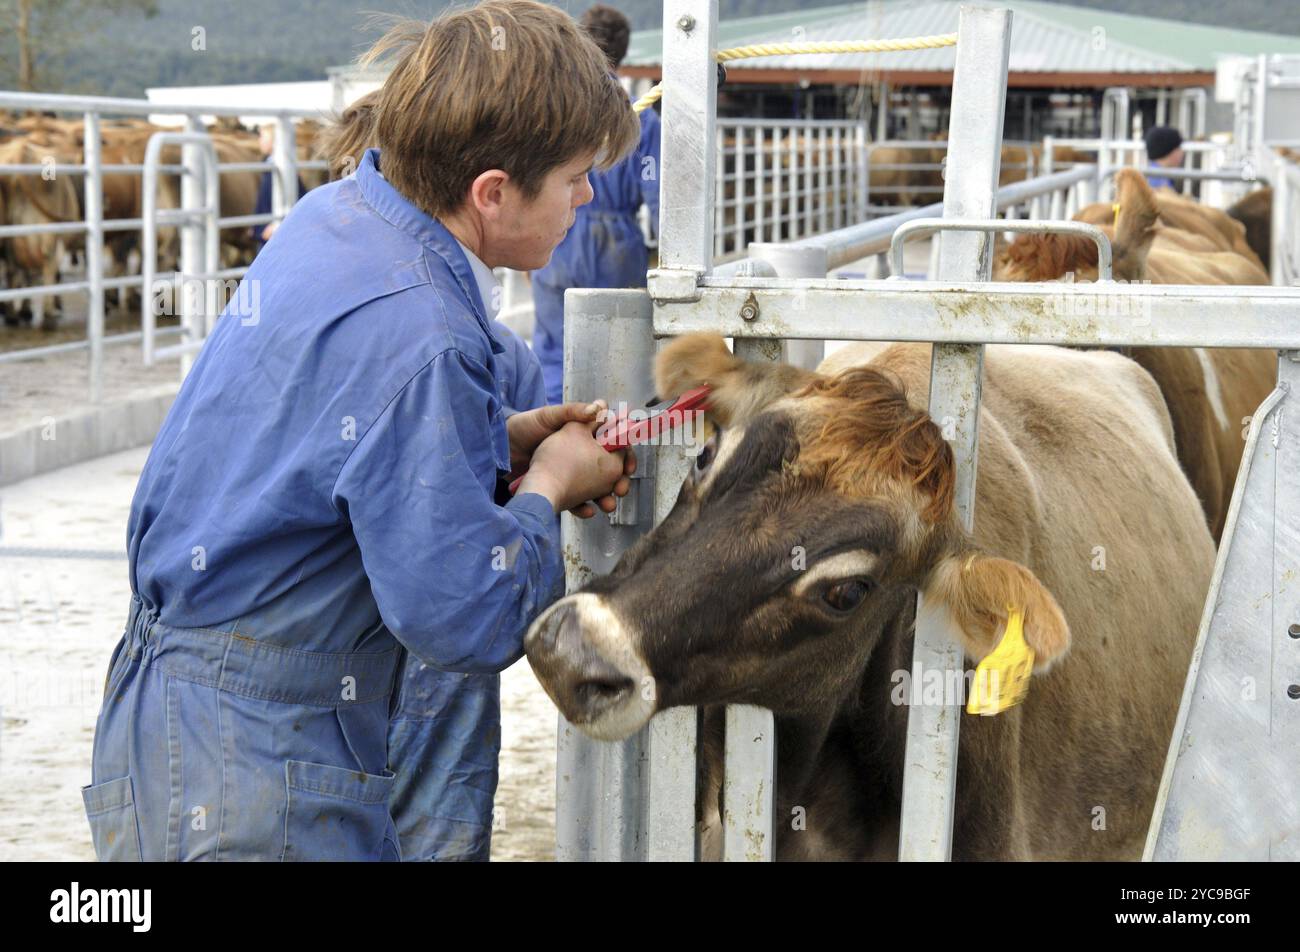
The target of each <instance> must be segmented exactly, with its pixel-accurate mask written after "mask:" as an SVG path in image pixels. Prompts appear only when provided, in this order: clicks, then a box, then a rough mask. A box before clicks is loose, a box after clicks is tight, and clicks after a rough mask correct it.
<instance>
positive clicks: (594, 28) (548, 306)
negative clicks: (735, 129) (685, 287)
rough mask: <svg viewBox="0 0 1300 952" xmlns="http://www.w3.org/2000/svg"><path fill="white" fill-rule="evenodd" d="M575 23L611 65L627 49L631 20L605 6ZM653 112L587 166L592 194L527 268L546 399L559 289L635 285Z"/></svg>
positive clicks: (654, 169) (642, 263)
mask: <svg viewBox="0 0 1300 952" xmlns="http://www.w3.org/2000/svg"><path fill="white" fill-rule="evenodd" d="M581 23H582V28H583V29H584V30H586V31H587V33H588V34H589V35H590V36H591V38H592V39H593V40H595V41H596V45H597V46H599V47H600V48H601V50H603V51H604V53H605V56H606V57H607V58H608V59H609V65H610V69H611V71H613V70H615V69H617V68H618V65H619V64H620V63H621V62H622V61H623V57H624V56H626V55H627V44H628V40H629V38H630V37H631V32H632V31H631V26H630V24H629V23H628V20H627V17H625V16H624V15H623V14H622V13H620V12H619V11H618V10H615V9H614V8H613V7H608V6H604V5H603V4H597V5H596V6H594V7H592V8H591V9H590V10H588V11H587V12H586V13H584V14H583V15H582V20H581ZM659 131H660V130H659V116H658V115H657V114H656V113H655V112H654V110H653V109H647V110H645V111H644V112H642V113H641V142H640V144H639V145H638V146H637V148H636V149H635V150H634V151H633V152H632V154H631V155H629V156H628V157H627V158H626V159H624V160H623V162H621V163H620V164H619V165H617V166H615V167H614V168H612V169H610V170H609V171H608V172H602V173H599V174H593V175H592V176H591V188H592V191H593V192H595V198H593V199H592V201H591V203H590V204H589V205H584V206H582V207H581V208H579V209H578V211H577V218H576V219H575V221H574V223H573V227H572V228H571V229H569V234H568V235H567V236H566V237H565V239H564V241H562V242H560V246H559V247H558V248H556V249H555V254H554V255H553V256H552V257H551V263H550V264H548V265H547V266H546V267H545V268H542V269H541V270H540V271H536V272H534V273H533V275H532V285H533V306H534V311H535V314H536V325H535V329H534V331H533V350H534V351H535V352H536V354H537V357H538V359H539V360H540V361H541V364H542V375H543V376H544V377H545V379H546V399H547V402H549V403H558V402H559V401H560V400H561V398H562V393H563V389H564V387H563V384H564V381H563V372H564V369H563V368H564V292H565V291H566V290H567V289H568V288H643V287H645V286H646V269H647V267H648V266H649V253H648V252H647V250H646V246H645V237H644V235H642V233H641V227H640V225H639V224H638V222H637V212H638V211H639V210H640V208H641V206H642V204H644V205H645V206H646V207H647V208H649V210H650V220H651V222H653V223H654V227H655V229H656V230H657V229H658V225H659Z"/></svg>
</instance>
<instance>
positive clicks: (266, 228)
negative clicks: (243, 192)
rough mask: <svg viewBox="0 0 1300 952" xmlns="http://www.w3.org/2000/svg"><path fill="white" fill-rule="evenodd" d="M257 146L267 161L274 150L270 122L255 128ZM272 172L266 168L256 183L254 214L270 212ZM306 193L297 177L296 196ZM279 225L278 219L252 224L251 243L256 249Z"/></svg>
mask: <svg viewBox="0 0 1300 952" xmlns="http://www.w3.org/2000/svg"><path fill="white" fill-rule="evenodd" d="M257 147H258V148H259V149H261V150H262V155H264V156H265V157H266V160H267V161H268V162H269V161H270V160H271V153H272V152H273V151H274V150H275V125H274V124H273V123H270V122H264V123H262V125H261V126H260V127H259V128H258V130H257ZM273 174H274V173H273V172H272V171H270V170H267V171H265V172H263V173H262V180H261V181H260V182H258V183H257V205H256V206H254V208H253V214H254V215H269V214H271V176H272V175H273ZM306 194H307V186H305V185H303V184H302V179H301V178H299V179H298V197H299V198H302V197H303V196H304V195H306ZM279 227H280V223H279V222H278V221H269V222H267V223H266V224H265V225H254V226H253V227H252V229H251V230H252V232H253V244H254V245H255V246H256V248H257V250H258V251H261V250H262V246H263V245H265V244H266V243H267V242H268V241H270V240H271V236H272V235H274V234H275V230H276V229H277V228H279Z"/></svg>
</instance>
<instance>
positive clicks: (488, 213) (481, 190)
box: [469, 169, 510, 221]
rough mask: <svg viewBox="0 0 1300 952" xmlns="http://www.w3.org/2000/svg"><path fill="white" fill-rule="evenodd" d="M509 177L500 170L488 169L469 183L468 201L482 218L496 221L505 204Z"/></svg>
mask: <svg viewBox="0 0 1300 952" xmlns="http://www.w3.org/2000/svg"><path fill="white" fill-rule="evenodd" d="M509 181H510V176H509V175H508V174H507V173H506V172H503V171H502V170H501V169H488V170H487V171H486V172H480V173H479V174H478V175H477V176H475V178H474V181H472V182H470V183H469V201H470V204H471V205H473V206H474V209H475V211H477V212H478V213H479V214H480V215H482V216H483V217H484V218H486V219H488V220H489V221H496V220H497V219H498V218H499V217H500V216H501V214H502V212H503V209H504V206H505V202H506V193H505V190H506V184H507V183H508V182H509Z"/></svg>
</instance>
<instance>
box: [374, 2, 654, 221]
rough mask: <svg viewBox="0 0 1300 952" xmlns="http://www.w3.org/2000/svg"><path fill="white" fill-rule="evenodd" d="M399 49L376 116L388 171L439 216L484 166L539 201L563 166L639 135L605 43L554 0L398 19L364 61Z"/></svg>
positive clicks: (607, 153) (615, 152)
mask: <svg viewBox="0 0 1300 952" xmlns="http://www.w3.org/2000/svg"><path fill="white" fill-rule="evenodd" d="M390 57H391V58H394V59H395V63H394V65H393V69H392V72H391V73H390V74H389V76H388V79H387V81H386V82H385V83H384V85H383V88H382V89H381V91H380V93H379V99H378V104H377V108H378V121H377V122H376V123H375V132H376V139H377V142H378V145H379V148H380V150H381V152H382V156H383V158H382V162H383V172H384V176H385V177H386V178H387V179H388V181H389V182H391V183H392V184H393V186H394V187H395V188H396V189H397V190H398V191H399V192H401V193H402V194H403V195H405V196H406V197H407V198H408V199H410V200H411V201H412V202H413V203H414V204H416V205H417V206H418V207H419V208H421V209H423V210H424V211H425V212H427V213H429V214H430V215H434V216H438V215H444V214H447V213H449V212H452V211H454V210H455V209H457V208H459V207H461V205H462V204H463V203H464V201H465V196H466V193H467V192H468V191H469V187H470V185H471V183H472V182H473V181H474V179H475V178H476V177H477V176H478V175H479V174H481V173H482V172H484V171H486V170H487V169H491V168H499V169H502V170H503V171H505V172H506V173H507V174H508V175H509V176H510V178H511V180H512V181H513V182H514V183H515V185H516V186H518V188H519V190H520V191H521V193H522V194H523V196H524V198H525V199H529V200H531V199H533V198H535V197H536V196H537V194H538V193H539V192H540V191H541V188H542V184H543V182H544V180H545V178H546V176H547V174H548V173H550V172H551V171H552V170H553V169H555V168H556V167H557V166H560V165H563V164H564V163H566V162H570V161H572V160H573V159H574V158H575V157H577V156H579V155H582V154H583V153H584V152H588V151H594V152H596V153H597V164H598V165H599V167H601V168H609V167H611V166H612V165H614V164H615V163H617V162H618V161H619V160H620V159H622V158H623V157H624V156H625V155H626V154H627V153H628V152H630V151H631V150H632V148H633V147H634V146H635V145H636V143H637V141H638V139H639V138H640V131H641V126H640V123H639V122H638V121H637V118H636V115H635V114H634V113H633V112H632V108H631V104H630V103H629V101H628V97H627V94H626V93H625V92H624V91H623V88H622V87H621V86H620V85H619V84H618V81H617V80H616V79H614V78H613V77H612V76H611V75H610V73H609V65H608V63H606V61H605V56H604V54H603V53H601V51H600V49H599V48H598V47H597V46H596V44H595V43H594V42H592V40H591V38H590V37H588V36H587V35H586V34H585V33H583V32H582V31H581V30H580V29H579V28H578V25H577V24H576V23H575V22H574V21H573V18H572V17H570V16H569V15H568V14H567V13H564V12H562V11H560V10H557V9H556V8H555V7H551V6H547V5H545V4H542V3H535V2H533V0H484V2H482V3H480V4H478V5H477V6H474V7H470V8H468V9H460V10H453V11H448V12H446V13H444V14H442V15H441V16H439V17H438V18H437V19H435V20H434V21H433V22H432V23H423V22H421V21H418V20H400V21H398V22H397V23H396V24H395V25H394V26H393V27H392V28H391V29H390V30H389V31H388V32H387V33H386V34H385V35H384V36H383V37H381V38H380V39H379V40H378V41H377V42H376V43H375V44H374V46H372V47H371V48H370V50H369V51H368V52H367V53H366V54H365V55H364V56H363V57H362V58H361V63H362V64H363V65H371V64H374V63H376V62H378V61H380V60H385V59H388V58H390Z"/></svg>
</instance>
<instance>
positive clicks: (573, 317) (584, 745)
mask: <svg viewBox="0 0 1300 952" xmlns="http://www.w3.org/2000/svg"><path fill="white" fill-rule="evenodd" d="M564 312H565V313H564V396H565V399H566V400H591V399H595V398H596V397H598V396H600V397H605V398H606V399H607V400H608V401H609V403H610V406H611V407H615V408H617V406H618V404H619V403H620V402H624V403H626V404H627V405H628V406H629V407H639V406H643V405H644V404H645V400H646V397H647V396H649V395H650V393H651V391H652V389H653V385H652V383H651V381H650V367H651V363H652V360H653V357H654V337H653V323H652V321H653V312H652V310H651V307H650V300H649V298H648V296H647V295H646V294H645V293H644V292H638V291H630V290H629V291H570V292H569V293H567V294H566V295H565V300H564ZM646 482H647V481H646V480H644V479H640V480H637V481H636V483H637V486H636V488H635V490H634V491H635V492H637V493H638V495H640V494H641V493H644V492H647V489H646V488H645V486H646ZM648 502H649V500H648V499H647V503H648ZM637 508H638V510H639V512H641V513H648V511H649V510H650V508H651V507H650V506H649V505H646V506H644V507H642V506H638V507H637ZM646 528H647V526H646V525H644V524H642V523H640V522H633V524H630V525H627V524H622V525H621V524H618V523H617V522H616V521H615V520H614V519H612V518H609V517H606V516H604V515H600V514H597V515H596V516H594V517H592V518H591V519H587V520H579V519H575V518H574V517H572V516H570V515H568V514H567V513H566V514H565V515H564V516H562V517H561V535H562V541H563V549H564V564H565V580H566V583H567V585H566V588H567V590H568V591H570V592H573V591H577V590H578V589H579V588H581V587H582V586H583V585H585V584H586V583H587V582H588V581H590V580H591V578H592V577H594V576H596V575H603V574H605V573H607V572H609V571H610V570H612V569H613V568H614V565H615V564H616V563H617V562H618V560H619V558H620V557H621V556H622V554H623V552H625V551H626V550H627V549H628V548H629V547H630V546H631V545H632V544H633V543H634V542H635V541H636V540H637V538H638V537H639V536H640V535H641V534H642V533H643V532H644V531H645V529H646ZM648 735H649V731H648V730H646V729H643V730H641V731H640V732H638V733H637V734H636V735H634V736H633V737H630V738H628V739H627V740H625V741H621V742H615V743H608V742H605V741H597V740H592V739H591V738H589V737H587V736H585V735H584V734H582V733H580V732H579V731H578V730H577V729H576V728H574V727H573V726H572V725H570V724H569V723H568V722H566V721H565V719H564V717H563V716H562V715H561V716H560V717H559V729H558V734H557V744H558V750H557V761H556V772H555V776H556V781H555V783H556V798H555V805H556V810H555V835H556V859H559V860H639V859H645V858H646V838H645V835H644V832H643V831H644V817H643V812H642V807H643V804H644V802H645V797H644V792H645V788H646V784H647V771H646V767H645V764H646V758H647V741H648ZM692 782H693V775H692ZM693 806H694V805H693V804H692V811H693ZM692 816H693V813H692Z"/></svg>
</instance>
